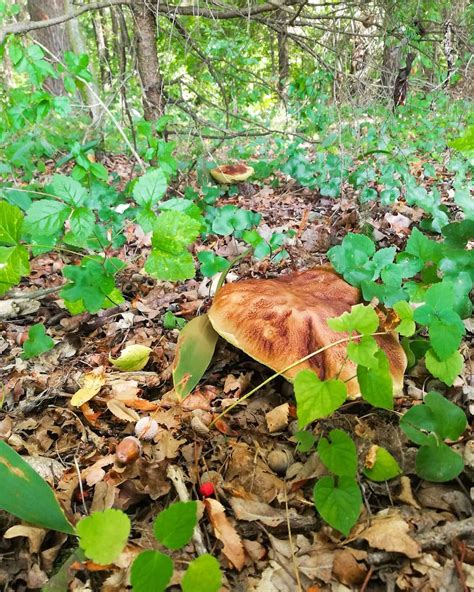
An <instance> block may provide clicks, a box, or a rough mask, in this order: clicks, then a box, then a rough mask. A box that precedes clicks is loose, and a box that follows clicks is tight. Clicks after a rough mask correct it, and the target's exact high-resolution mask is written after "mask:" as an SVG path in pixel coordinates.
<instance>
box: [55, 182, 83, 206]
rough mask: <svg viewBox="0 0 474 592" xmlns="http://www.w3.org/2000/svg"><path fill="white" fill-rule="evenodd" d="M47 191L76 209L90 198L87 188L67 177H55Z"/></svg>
mask: <svg viewBox="0 0 474 592" xmlns="http://www.w3.org/2000/svg"><path fill="white" fill-rule="evenodd" d="M46 190H47V191H48V193H51V194H52V195H55V196H56V197H59V198H60V199H62V200H63V201H65V202H66V203H67V204H69V205H71V206H74V207H79V206H82V205H83V204H84V202H85V201H86V199H87V196H88V193H87V190H86V189H85V187H83V186H82V185H81V184H80V183H79V182H78V181H76V180H75V179H73V178H72V177H67V176H65V175H54V176H53V179H52V181H51V183H50V184H49V185H48V186H47V187H46Z"/></svg>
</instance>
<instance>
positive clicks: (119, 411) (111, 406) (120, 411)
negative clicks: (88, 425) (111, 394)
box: [107, 399, 140, 422]
mask: <svg viewBox="0 0 474 592" xmlns="http://www.w3.org/2000/svg"><path fill="white" fill-rule="evenodd" d="M107 409H108V410H109V411H111V412H112V413H113V414H114V415H115V417H118V419H121V420H122V421H133V422H135V421H138V420H139V419H140V416H139V415H138V413H137V412H136V411H134V410H133V409H129V408H128V407H127V406H126V405H125V402H124V401H120V400H119V399H110V400H109V401H107Z"/></svg>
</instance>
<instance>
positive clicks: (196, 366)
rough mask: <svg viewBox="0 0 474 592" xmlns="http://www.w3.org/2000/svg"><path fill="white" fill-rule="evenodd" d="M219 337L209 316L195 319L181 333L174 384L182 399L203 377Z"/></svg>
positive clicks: (175, 364) (174, 370)
mask: <svg viewBox="0 0 474 592" xmlns="http://www.w3.org/2000/svg"><path fill="white" fill-rule="evenodd" d="M218 337H219V335H218V334H217V333H216V331H214V328H213V326H212V324H211V322H210V320H209V316H208V315H207V314H204V315H201V316H199V317H196V318H194V319H193V320H192V321H190V322H189V323H188V324H187V325H186V326H185V327H184V329H183V330H182V331H181V333H180V335H179V339H178V345H177V347H176V356H175V359H174V362H173V384H174V388H175V391H176V392H177V393H178V395H179V396H180V397H181V398H184V397H186V396H187V395H189V393H190V392H191V391H192V390H193V388H194V387H195V386H196V385H197V384H198V382H199V381H200V380H201V378H202V377H203V375H204V372H205V371H206V370H207V367H208V366H209V364H210V362H211V360H212V356H213V354H214V350H215V347H216V343H217V338H218Z"/></svg>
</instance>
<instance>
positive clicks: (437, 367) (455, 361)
mask: <svg viewBox="0 0 474 592" xmlns="http://www.w3.org/2000/svg"><path fill="white" fill-rule="evenodd" d="M425 364H426V368H427V370H428V371H429V372H431V374H432V375H433V376H434V377H435V378H439V379H440V380H442V381H443V382H444V383H445V384H447V385H448V386H452V384H453V383H454V380H455V379H456V377H457V376H459V374H461V372H462V369H463V366H464V359H463V357H462V355H461V354H460V353H459V352H458V351H455V352H453V353H452V354H451V355H450V356H449V357H447V358H445V359H444V360H440V359H439V358H438V356H437V355H436V353H435V351H434V350H433V349H429V350H428V351H427V352H426V356H425Z"/></svg>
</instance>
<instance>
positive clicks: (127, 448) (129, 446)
mask: <svg viewBox="0 0 474 592" xmlns="http://www.w3.org/2000/svg"><path fill="white" fill-rule="evenodd" d="M141 450H142V445H141V444H140V440H139V439H138V438H135V436H127V437H126V438H124V439H123V440H122V441H121V442H119V443H118V444H117V448H116V449H115V456H116V458H117V461H118V462H119V463H120V464H122V465H130V464H132V463H133V462H135V461H136V460H137V458H138V457H139V456H140V452H141Z"/></svg>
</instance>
